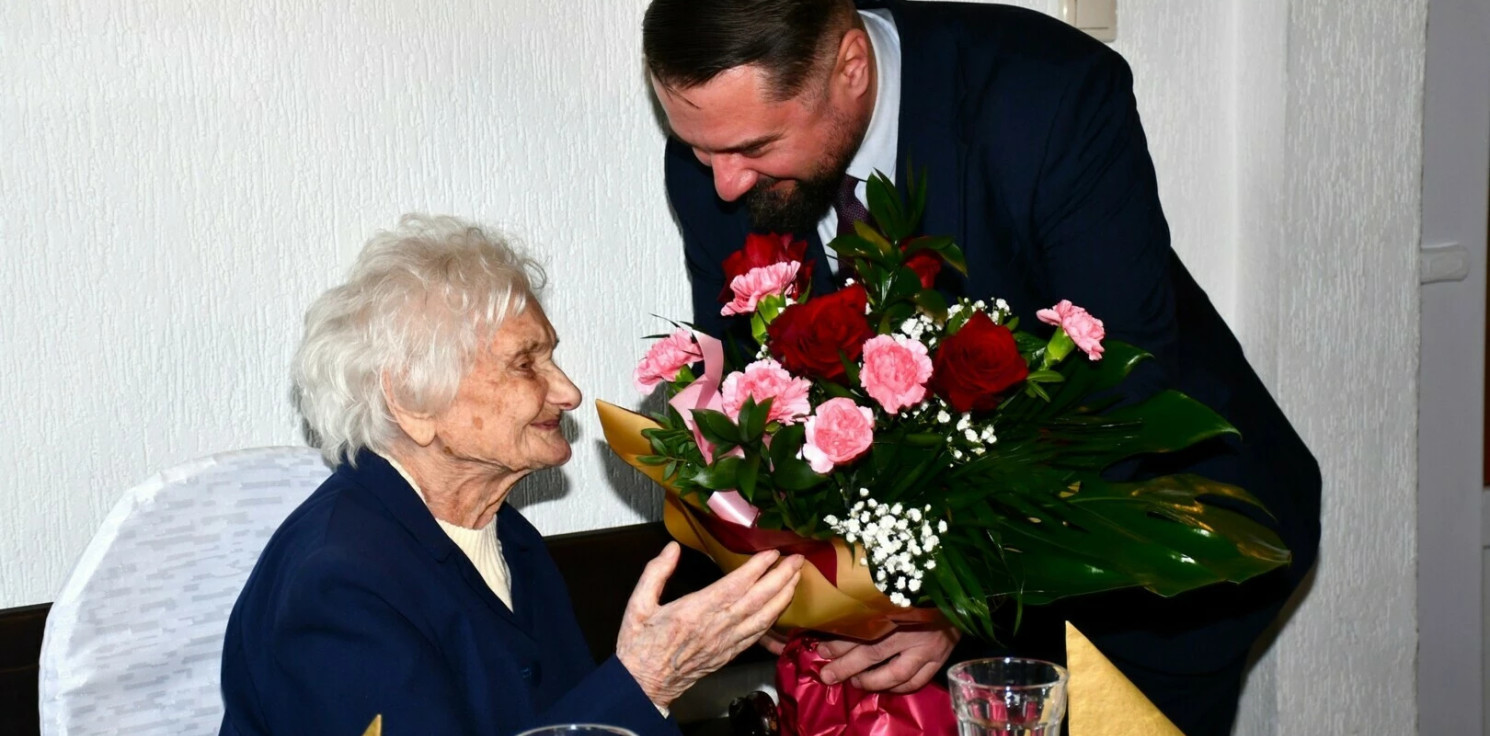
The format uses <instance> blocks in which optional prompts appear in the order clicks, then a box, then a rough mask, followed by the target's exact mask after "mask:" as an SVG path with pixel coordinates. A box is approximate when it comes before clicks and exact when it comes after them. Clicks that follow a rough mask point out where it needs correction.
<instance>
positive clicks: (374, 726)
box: [362, 713, 383, 736]
mask: <svg viewBox="0 0 1490 736" xmlns="http://www.w3.org/2000/svg"><path fill="white" fill-rule="evenodd" d="M362 736H383V714H382V713H379V714H378V715H376V716H374V717H373V722H372V723H369V724H367V730H366V731H363V732H362Z"/></svg>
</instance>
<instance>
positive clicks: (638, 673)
mask: <svg viewBox="0 0 1490 736" xmlns="http://www.w3.org/2000/svg"><path fill="white" fill-rule="evenodd" d="M679 554H680V552H679V548H678V544H677V543H676V542H674V543H671V544H669V545H668V546H667V548H666V549H664V550H663V551H662V554H660V555H658V556H657V558H656V559H654V560H652V561H651V562H649V563H647V568H646V570H644V571H643V572H642V576H641V580H639V581H637V584H636V589H635V590H634V591H632V593H631V601H630V602H629V603H627V605H626V614H625V616H624V617H623V618H622V619H621V634H620V636H618V637H617V639H616V657H617V658H618V659H620V660H621V664H623V665H625V666H626V669H627V670H628V671H629V672H631V676H632V677H635V678H636V681H637V683H639V684H640V685H641V687H642V691H643V692H645V693H646V694H647V697H648V698H651V700H652V702H653V703H656V704H657V705H659V706H662V707H664V708H665V707H667V706H669V705H671V704H672V702H673V701H674V700H676V699H677V698H678V696H679V695H682V694H683V692H684V691H685V690H687V689H688V688H689V687H690V686H691V685H693V683H695V682H697V681H698V680H699V678H701V677H703V676H704V675H707V674H709V673H710V672H713V671H715V670H717V669H719V668H720V667H723V666H724V665H726V664H729V661H730V660H731V659H734V657H735V655H736V654H739V653H740V652H741V651H743V650H744V649H745V648H746V647H749V646H750V645H751V644H753V643H755V641H756V640H757V639H759V638H760V637H761V635H762V634H764V633H765V632H766V630H767V629H768V628H770V626H771V624H772V623H773V622H774V621H775V620H776V619H777V618H778V617H779V616H780V615H781V612H782V611H785V610H786V607H787V605H788V604H790V603H791V601H792V594H793V593H794V592H795V591H796V586H797V580H798V579H799V578H800V577H801V573H800V570H801V569H802V557H801V556H799V555H793V556H791V557H788V558H787V559H785V560H782V561H781V563H780V564H776V563H777V561H778V559H779V558H780V556H781V555H780V553H779V552H776V551H774V550H773V551H767V552H761V553H759V554H757V555H755V556H754V557H752V558H750V561H748V562H746V563H745V564H744V565H741V566H740V567H739V569H737V570H735V571H734V572H732V573H730V574H728V575H726V576H724V578H722V579H721V580H719V582H716V583H714V584H713V585H710V586H709V587H707V588H704V589H703V590H700V591H698V592H696V593H691V594H689V595H686V596H683V597H682V598H679V599H677V600H675V601H673V602H672V603H668V604H666V605H662V604H661V603H659V601H658V599H659V598H660V597H661V595H662V586H663V584H664V583H666V582H667V579H668V577H669V576H671V575H672V574H673V570H674V568H676V567H677V564H678V555H679Z"/></svg>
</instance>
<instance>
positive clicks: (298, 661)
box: [261, 557, 677, 736]
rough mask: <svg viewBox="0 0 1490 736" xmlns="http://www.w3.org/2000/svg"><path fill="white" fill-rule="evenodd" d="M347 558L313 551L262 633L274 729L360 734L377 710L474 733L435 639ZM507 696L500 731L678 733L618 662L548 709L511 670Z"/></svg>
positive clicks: (411, 725)
mask: <svg viewBox="0 0 1490 736" xmlns="http://www.w3.org/2000/svg"><path fill="white" fill-rule="evenodd" d="M363 577H364V576H363V575H362V574H361V568H360V566H359V565H358V564H357V562H356V561H355V560H340V559H328V558H327V557H322V558H320V559H315V560H312V561H310V562H308V564H307V565H306V566H305V567H304V568H302V569H301V571H300V572H299V573H298V574H297V576H296V579H295V580H294V581H293V583H292V585H294V586H295V588H296V590H294V591H292V592H291V594H290V595H288V596H287V597H286V598H285V600H286V601H287V602H286V603H285V604H284V605H283V606H282V608H281V610H280V612H279V615H278V617H277V621H276V625H275V626H274V628H273V633H272V634H271V641H269V642H268V646H269V650H270V651H269V654H270V656H273V657H274V658H275V664H276V665H277V667H276V669H277V670H278V671H279V673H280V674H281V677H280V678H278V679H277V681H275V682H272V683H263V686H264V690H263V691H262V692H261V695H262V696H263V697H265V698H266V699H269V700H272V701H274V703H273V705H272V706H271V707H267V708H265V709H264V710H265V712H268V713H273V714H277V717H279V718H280V719H281V720H280V721H279V722H276V723H273V724H270V725H269V728H268V731H269V732H271V733H275V734H306V735H307V736H310V735H312V734H315V735H317V736H319V735H321V734H353V735H355V734H360V733H362V732H363V730H364V729H365V728H366V727H367V724H368V723H369V722H371V721H372V718H373V716H374V715H376V714H382V716H383V724H384V727H385V729H388V731H389V733H471V734H475V733H481V732H482V730H483V729H482V726H481V725H480V724H479V723H478V720H479V719H478V718H477V716H475V715H474V714H473V713H472V709H471V708H470V706H469V705H468V703H467V702H466V698H467V697H469V696H468V691H469V689H470V686H469V683H465V682H462V681H460V679H459V676H458V674H457V673H456V672H454V671H453V670H452V668H451V667H450V665H449V663H448V661H447V659H446V657H444V656H443V655H442V653H441V652H440V650H439V648H438V646H437V645H436V644H435V643H434V642H433V641H431V639H430V638H429V637H427V636H426V635H425V634H424V633H423V632H422V631H421V629H420V628H419V627H418V626H417V625H416V624H415V623H414V622H413V621H412V620H411V617H410V616H409V615H406V611H407V609H406V608H405V606H406V605H417V604H416V603H409V602H398V601H395V600H392V598H393V596H391V595H390V594H389V593H388V592H387V591H384V590H382V589H381V587H380V586H378V585H377V584H376V583H375V582H374V581H370V580H363V579H362V578H363ZM493 690H494V692H492V693H491V697H492V698H496V699H502V700H505V701H507V703H504V704H503V705H502V707H501V709H500V710H501V711H503V717H502V719H501V720H502V722H503V724H504V727H503V728H502V729H500V730H501V731H503V732H511V733H516V732H517V731H520V730H524V729H527V728H531V727H536V726H540V725H545V724H549V723H573V722H593V723H610V724H615V725H623V726H626V727H629V728H631V729H632V730H635V731H637V732H638V733H641V734H648V735H649V736H650V735H651V734H676V733H677V729H676V726H675V725H673V723H672V722H671V721H669V720H664V719H663V718H662V716H661V715H660V714H659V713H658V712H657V710H656V709H655V708H654V707H653V706H652V704H651V702H650V701H648V700H647V699H646V696H645V695H644V694H643V693H642V691H641V688H640V686H638V685H637V684H636V682H635V680H634V679H632V678H631V676H630V674H629V673H628V672H626V670H625V668H623V667H621V666H620V665H619V663H616V664H615V665H614V666H611V665H609V664H608V666H605V667H601V668H598V669H596V670H594V671H592V672H590V673H589V675H588V676H586V677H584V678H583V679H581V681H580V682H579V683H578V684H577V685H576V686H575V687H574V688H573V689H571V691H570V692H568V693H566V694H565V696H564V697H562V698H561V699H560V700H559V701H558V702H557V703H555V704H554V706H553V707H551V708H550V709H549V710H548V711H547V712H544V713H534V712H532V710H531V707H530V705H529V703H528V700H527V698H526V696H525V695H524V693H525V686H524V684H523V682H521V680H520V679H518V678H517V677H514V678H513V679H512V680H511V681H505V682H504V681H502V678H501V677H497V678H495V680H494V682H493Z"/></svg>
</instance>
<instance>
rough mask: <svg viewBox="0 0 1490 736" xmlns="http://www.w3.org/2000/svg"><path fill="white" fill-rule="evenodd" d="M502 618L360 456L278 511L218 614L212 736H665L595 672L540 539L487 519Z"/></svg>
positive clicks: (640, 701)
mask: <svg viewBox="0 0 1490 736" xmlns="http://www.w3.org/2000/svg"><path fill="white" fill-rule="evenodd" d="M497 534H498V537H499V538H500V539H501V542H502V551H503V555H504V557H505V558H506V559H507V564H508V567H509V568H510V569H511V577H512V601H513V605H514V607H515V609H516V610H515V611H514V610H508V608H507V606H506V605H504V604H503V603H502V601H501V599H499V598H497V596H496V595H495V594H494V593H492V592H491V589H490V588H488V587H487V585H486V583H485V582H484V581H483V580H482V579H481V575H480V573H478V572H477V571H476V568H475V566H474V565H472V564H471V562H470V560H469V559H468V558H467V557H466V556H465V554H464V553H462V552H461V551H460V549H459V548H458V547H456V546H455V543H454V542H453V541H451V540H450V537H449V536H447V535H446V534H445V532H444V531H442V530H441V529H440V527H439V525H438V524H436V523H435V519H434V517H433V516H431V515H430V512H429V510H428V508H427V507H426V506H425V505H424V502H423V501H421V500H420V499H419V497H418V496H417V495H415V493H414V490H413V489H412V488H410V487H409V485H408V483H406V482H405V481H404V480H403V478H402V477H401V476H400V475H399V474H398V472H397V471H396V470H395V469H394V468H393V467H392V466H391V465H389V464H388V462H387V461H385V460H383V459H382V458H380V457H378V456H377V455H374V454H372V453H368V452H364V453H362V454H361V455H359V456H358V458H357V467H356V468H353V467H351V466H349V465H342V466H341V467H339V468H337V470H336V472H335V474H333V475H332V476H331V478H329V479H328V480H327V481H326V482H325V483H324V484H323V485H322V486H321V487H320V488H319V489H318V490H317V491H316V492H315V493H314V494H312V495H311V497H310V498H309V499H307V500H306V501H305V503H304V504H302V505H301V506H300V507H299V508H298V509H296V510H295V511H294V513H292V514H291V515H290V516H289V518H288V519H286V520H285V522H284V524H283V525H281V526H280V528H279V530H278V531H277V532H275V534H274V536H273V538H272V539H271V540H270V541H269V545H268V546H267V547H266V548H265V550H264V552H263V554H262V556H261V557H260V558H259V562H258V565H257V566H256V567H255V568H254V571H253V574H252V575H251V576H250V577H249V579H248V584H247V585H246V587H245V588H244V589H243V593H242V594H241V595H240V596H239V598H238V603H237V605H235V606H234V608H233V614H232V617H231V618H230V619H229V621H228V630H227V641H226V644H225V646H224V649H223V671H222V689H223V700H224V701H225V704H226V706H227V712H226V715H225V716H224V718H223V723H222V733H223V734H224V736H227V735H228V734H241V735H243V736H248V735H249V734H253V735H255V736H258V735H260V734H275V735H276V736H283V735H287V734H307V735H314V736H336V735H338V734H347V735H348V736H358V735H359V734H361V733H362V732H363V730H364V729H365V728H366V727H367V725H368V723H370V722H371V721H372V719H373V716H374V715H376V714H379V713H381V714H382V715H383V724H384V732H385V733H389V734H483V735H484V734H512V733H516V732H518V731H522V730H524V729H527V728H532V727H535V726H540V725H545V724H551V723H564V722H590V723H605V724H610V725H617V726H623V727H625V728H629V729H631V730H633V731H635V732H637V733H638V734H677V733H678V731H677V728H676V726H675V725H674V724H673V723H672V722H671V721H670V720H667V719H664V718H663V717H662V716H661V715H660V714H659V713H658V711H657V709H656V708H654V707H653V705H652V703H651V702H650V701H649V700H648V699H647V697H646V695H645V694H643V692H642V690H641V688H640V687H639V686H638V685H637V683H636V681H635V680H634V679H633V678H632V677H631V675H630V673H629V672H627V671H626V669H625V668H624V667H623V666H622V665H621V663H620V662H619V661H618V660H616V659H615V658H614V657H612V658H611V659H608V660H606V661H605V662H604V663H602V664H601V665H600V666H598V667H597V666H596V665H595V661H594V659H593V658H591V656H590V653H589V649H588V648H587V647H586V646H585V641H584V637H583V635H582V634H581V633H580V629H579V625H578V624H577V623H576V622H575V618H574V612H573V610H572V609H571V607H570V603H569V595H568V592H567V591H566V589H565V587H564V580H563V579H562V578H561V577H560V576H559V571H558V569H557V568H556V567H555V566H554V563H553V560H552V559H551V558H550V557H549V554H548V551H547V549H546V548H545V547H544V544H543V539H542V538H541V537H540V536H539V534H538V531H537V530H536V529H534V528H533V526H532V525H531V524H529V523H528V522H527V521H526V520H525V519H523V517H522V515H521V514H519V513H518V512H517V510H516V509H514V508H512V507H511V506H509V505H504V506H503V507H502V509H501V511H500V512H498V514H497Z"/></svg>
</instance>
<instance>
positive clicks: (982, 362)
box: [931, 312, 1030, 411]
mask: <svg viewBox="0 0 1490 736" xmlns="http://www.w3.org/2000/svg"><path fill="white" fill-rule="evenodd" d="M1029 372H1030V371H1029V367H1028V366H1026V365H1025V363H1024V356H1022V355H1020V354H1019V347H1018V346H1016V345H1015V344H1014V333H1012V332H1010V331H1009V328H1007V327H1004V326H1003V325H996V324H994V323H993V320H991V319H989V318H988V315H986V314H984V313H982V312H975V313H974V314H973V316H972V317H971V318H970V319H968V321H967V323H966V324H964V325H963V326H962V329H960V330H958V331H957V334H955V335H952V336H951V337H948V338H947V339H945V340H942V344H941V346H940V347H938V348H937V350H936V355H935V356H934V357H933V358H932V359H931V389H932V390H933V391H935V392H936V394H937V395H938V396H940V397H942V398H943V399H946V401H947V403H948V404H951V405H952V408H953V409H956V410H957V411H974V410H977V411H984V410H987V409H992V408H994V407H996V406H998V402H999V399H1000V396H999V395H1000V394H1002V393H1004V392H1005V391H1008V390H1009V389H1010V388H1012V387H1014V386H1017V385H1019V384H1020V383H1021V382H1022V381H1024V378H1025V376H1027V375H1029Z"/></svg>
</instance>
